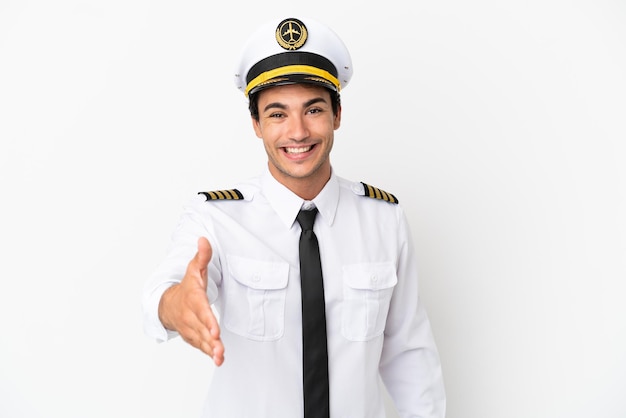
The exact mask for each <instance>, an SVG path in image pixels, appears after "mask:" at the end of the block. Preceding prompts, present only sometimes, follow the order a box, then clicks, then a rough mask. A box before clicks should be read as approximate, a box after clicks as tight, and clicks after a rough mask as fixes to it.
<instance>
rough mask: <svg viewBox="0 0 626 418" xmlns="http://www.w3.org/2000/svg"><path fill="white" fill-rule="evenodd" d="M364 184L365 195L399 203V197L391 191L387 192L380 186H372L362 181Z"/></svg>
mask: <svg viewBox="0 0 626 418" xmlns="http://www.w3.org/2000/svg"><path fill="white" fill-rule="evenodd" d="M361 184H362V185H363V189H364V190H365V196H367V197H372V198H374V199H380V200H384V201H385V202H390V203H395V204H397V203H398V199H397V198H396V197H395V196H394V195H392V194H391V193H387V192H386V191H384V190H381V189H379V188H378V187H374V186H370V185H369V184H365V183H363V182H361Z"/></svg>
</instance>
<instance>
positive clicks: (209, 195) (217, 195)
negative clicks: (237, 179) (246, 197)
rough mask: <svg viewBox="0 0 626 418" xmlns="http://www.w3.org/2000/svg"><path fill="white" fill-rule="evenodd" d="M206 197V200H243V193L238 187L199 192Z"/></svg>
mask: <svg viewBox="0 0 626 418" xmlns="http://www.w3.org/2000/svg"><path fill="white" fill-rule="evenodd" d="M198 194H203V195H204V196H205V197H206V201H207V202H208V201H209V200H242V199H243V195H242V194H241V192H240V191H239V190H237V189H230V190H214V191H212V192H198Z"/></svg>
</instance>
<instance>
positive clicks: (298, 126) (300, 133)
mask: <svg viewBox="0 0 626 418" xmlns="http://www.w3.org/2000/svg"><path fill="white" fill-rule="evenodd" d="M288 123H289V131H288V135H289V139H291V140H293V141H304V140H305V139H307V138H308V137H309V129H308V127H307V125H306V121H305V119H304V117H303V116H302V115H295V116H291V117H290V118H289V122H288Z"/></svg>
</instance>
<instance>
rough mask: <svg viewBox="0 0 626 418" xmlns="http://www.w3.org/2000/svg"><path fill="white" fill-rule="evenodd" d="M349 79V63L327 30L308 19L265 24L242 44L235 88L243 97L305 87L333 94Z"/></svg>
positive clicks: (347, 55) (345, 52)
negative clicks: (284, 87) (274, 89)
mask: <svg viewBox="0 0 626 418" xmlns="http://www.w3.org/2000/svg"><path fill="white" fill-rule="evenodd" d="M351 77H352V60H351V58H350V53H349V52H348V49H347V48H346V46H345V44H344V43H343V41H342V40H341V39H340V38H339V36H337V34H336V33H335V32H334V31H333V30H331V29H330V28H329V27H328V26H326V25H324V24H322V23H320V22H318V21H316V20H314V19H310V18H299V19H297V18H288V19H284V20H275V21H272V22H267V23H265V24H264V25H262V26H261V27H260V28H259V29H257V30H256V31H255V32H254V33H253V34H252V36H251V37H250V38H249V39H248V41H247V42H246V43H245V44H244V47H243V49H242V52H241V55H240V59H239V63H238V65H237V68H236V70H235V85H236V86H237V88H238V89H239V90H241V91H242V92H243V93H244V94H245V96H246V97H248V96H249V95H250V94H253V93H256V92H257V91H259V90H261V89H264V88H267V87H273V86H280V85H285V84H294V83H309V84H315V85H320V86H323V87H326V88H328V89H330V90H335V91H337V92H339V91H341V89H342V88H344V87H346V85H347V84H348V82H349V81H350V78H351Z"/></svg>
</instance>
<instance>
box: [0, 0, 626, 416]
mask: <svg viewBox="0 0 626 418" xmlns="http://www.w3.org/2000/svg"><path fill="white" fill-rule="evenodd" d="M292 15H294V16H311V17H317V18H318V19H320V20H323V21H325V22H327V23H328V24H330V25H331V26H332V27H333V28H334V29H335V30H336V31H337V32H338V33H339V34H340V35H341V36H342V38H343V39H344V41H345V42H346V44H347V45H348V47H349V49H350V50H351V53H352V58H353V62H354V67H355V74H354V77H353V79H352V82H351V84H350V85H349V86H348V87H347V88H346V90H344V92H343V95H342V99H343V105H344V115H343V125H342V127H341V128H340V130H339V131H338V132H337V137H336V146H335V150H334V154H333V163H334V166H335V169H336V171H337V173H338V174H340V175H341V176H343V177H347V178H351V179H353V180H360V181H365V182H367V183H370V184H374V185H376V186H378V187H380V188H383V189H386V190H388V191H390V192H392V193H394V194H395V195H396V196H398V197H399V199H400V202H401V204H403V206H405V208H406V210H407V212H408V215H409V218H410V223H411V226H412V229H413V232H414V235H415V240H416V243H417V249H418V251H419V257H420V261H421V282H420V285H421V289H422V295H423V296H422V297H423V300H424V302H425V303H426V305H427V307H428V310H429V313H430V316H431V320H432V324H433V329H434V333H435V336H436V339H437V342H438V345H439V348H440V352H441V356H442V362H443V368H444V374H445V380H446V387H447V392H448V418H588V417H594V418H595V417H601V418H623V417H625V416H626V400H625V398H624V390H625V389H626V319H625V318H626V303H624V298H625V290H626V286H625V280H626V218H625V214H626V164H625V161H626V145H625V142H626V127H625V126H626V123H625V116H626V24H625V22H626V4H625V3H624V2H623V1H618V0H615V1H609V0H579V1H569V0H568V1H565V0H563V1H559V0H541V1H539V0H530V1H509V2H501V1H496V0H492V1H489V0H477V1H472V2H466V1H461V0H450V1H428V2H426V1H416V2H407V1H400V0H387V1H385V2H377V3H375V4H371V5H368V4H367V3H354V2H337V1H336V0H322V1H317V2H307V3H306V6H305V5H302V6H286V4H285V3H284V2H283V3H262V2H252V1H243V2H217V3H216V2H209V1H185V0H182V1H176V2H174V1H169V2H167V1H148V0H124V1H122V0H116V1H104V0H102V1H96V0H94V1H78V0H74V1H72V0H57V1H43V0H42V1H28V0H25V1H17V0H0V139H1V148H0V196H1V197H2V204H1V206H0V214H1V216H0V257H1V259H0V280H1V282H0V283H1V287H0V320H1V328H0V329H1V332H0V416H1V417H6V418H20V417H28V418H38V417H46V418H47V417H54V418H57V417H58V418H83V417H89V418H98V417H106V418H111V417H117V418H120V417H129V418H135V417H150V418H157V417H185V418H187V417H196V416H198V415H197V414H198V411H199V409H200V405H201V403H202V402H203V399H204V396H205V392H206V389H207V387H208V383H209V379H210V376H211V373H212V365H211V362H210V361H209V359H208V358H207V357H205V356H203V355H202V354H201V353H200V352H199V351H197V350H195V349H192V348H191V347H189V346H187V345H185V344H184V343H182V342H181V341H180V340H175V341H171V342H169V343H166V344H157V343H155V342H153V341H152V340H150V339H148V338H147V337H146V336H145V335H144V334H143V332H142V326H141V311H140V299H141V289H142V286H143V283H144V282H145V280H146V279H147V277H148V275H149V274H150V273H151V271H152V270H153V269H154V268H155V266H156V264H157V263H158V262H159V261H160V260H161V258H162V257H163V255H164V253H165V248H166V245H167V243H168V241H169V237H170V233H171V231H172V229H173V227H174V226H175V224H176V221H177V218H178V214H179V213H180V210H181V206H182V204H183V203H184V202H185V201H186V200H187V199H188V198H189V197H191V196H192V195H194V194H195V193H196V192H197V191H200V190H207V189H214V188H229V187H232V185H233V184H234V182H236V181H238V180H242V179H245V178H247V177H249V176H251V175H254V174H256V173H258V172H259V171H260V170H261V168H262V166H263V164H264V162H265V155H264V151H263V149H262V146H261V142H260V141H259V140H258V139H257V138H256V137H255V136H254V135H253V132H252V129H251V127H250V122H249V118H248V114H247V109H246V103H245V101H244V98H243V96H242V95H241V94H240V93H239V92H238V91H237V90H236V89H235V88H234V86H233V83H232V81H231V77H232V69H233V68H234V63H235V59H236V55H237V52H238V50H239V48H240V46H241V44H242V42H243V40H244V39H245V38H246V37H247V35H248V34H249V33H250V32H251V31H252V29H254V28H255V27H256V24H257V23H258V22H259V21H265V20H266V19H267V18H270V17H276V16H278V17H279V18H282V17H291V16H292Z"/></svg>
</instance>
